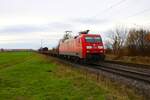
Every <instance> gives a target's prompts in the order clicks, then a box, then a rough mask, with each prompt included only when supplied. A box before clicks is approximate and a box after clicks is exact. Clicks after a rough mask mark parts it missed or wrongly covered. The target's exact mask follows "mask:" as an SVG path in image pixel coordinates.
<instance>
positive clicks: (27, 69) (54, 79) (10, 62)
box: [0, 52, 105, 100]
mask: <svg viewBox="0 0 150 100" xmlns="http://www.w3.org/2000/svg"><path fill="white" fill-rule="evenodd" d="M61 66H62V65H60V66H59V64H55V63H53V61H51V60H50V59H47V58H46V57H45V56H42V55H40V54H37V53H32V52H6V53H0V100H105V92H104V90H103V89H101V88H100V87H99V86H98V85H96V83H94V82H92V81H90V80H89V81H88V80H86V79H84V78H83V77H82V75H80V74H77V73H76V72H74V71H71V70H69V69H68V70H67V69H65V68H63V67H61Z"/></svg>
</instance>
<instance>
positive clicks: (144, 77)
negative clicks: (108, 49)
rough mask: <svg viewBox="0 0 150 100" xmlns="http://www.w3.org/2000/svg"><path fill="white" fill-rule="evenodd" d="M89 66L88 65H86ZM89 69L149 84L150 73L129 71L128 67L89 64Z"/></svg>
mask: <svg viewBox="0 0 150 100" xmlns="http://www.w3.org/2000/svg"><path fill="white" fill-rule="evenodd" d="M88 66H89V65H88ZM89 67H94V68H96V69H98V70H103V71H107V72H110V73H113V74H117V75H120V76H124V77H127V78H131V79H135V80H139V81H143V82H146V83H150V73H148V72H147V71H146V72H144V71H139V70H135V69H131V68H129V67H125V66H124V67H118V66H116V67H114V66H106V65H104V64H91V65H90V66H89Z"/></svg>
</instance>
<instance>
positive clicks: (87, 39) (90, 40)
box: [85, 36, 102, 43]
mask: <svg viewBox="0 0 150 100" xmlns="http://www.w3.org/2000/svg"><path fill="white" fill-rule="evenodd" d="M85 41H86V42H90V43H94V42H102V39H101V37H89V36H88V37H85Z"/></svg>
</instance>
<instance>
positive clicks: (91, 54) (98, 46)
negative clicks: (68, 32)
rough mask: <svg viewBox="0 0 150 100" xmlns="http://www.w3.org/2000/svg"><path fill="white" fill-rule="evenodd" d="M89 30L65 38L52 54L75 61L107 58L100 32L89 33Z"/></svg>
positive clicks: (92, 60)
mask: <svg viewBox="0 0 150 100" xmlns="http://www.w3.org/2000/svg"><path fill="white" fill-rule="evenodd" d="M88 32H89V30H87V31H82V32H79V35H78V36H75V37H73V38H69V39H65V40H64V39H63V40H61V41H60V42H59V45H58V46H57V48H55V49H53V50H50V51H49V53H50V55H55V56H59V57H61V58H65V59H69V60H72V61H74V62H78V61H80V62H95V61H100V60H104V59H105V51H104V45H103V42H102V38H101V36H100V35H99V34H89V33H88Z"/></svg>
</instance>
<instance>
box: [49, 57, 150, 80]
mask: <svg viewBox="0 0 150 100" xmlns="http://www.w3.org/2000/svg"><path fill="white" fill-rule="evenodd" d="M46 55H48V54H46ZM59 60H61V61H62V62H63V63H66V64H70V65H72V66H74V67H79V66H80V67H81V66H82V67H85V68H88V69H89V70H91V69H96V70H97V71H99V70H101V71H105V72H109V73H113V74H116V75H119V76H123V77H126V78H130V79H134V80H138V81H142V82H146V83H150V70H149V69H145V68H142V67H140V68H139V67H138V68H136V67H131V66H128V65H122V64H118V63H117V64H115V63H114V62H113V63H111V62H101V63H99V64H77V63H73V62H71V61H69V60H65V59H60V58H59Z"/></svg>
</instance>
